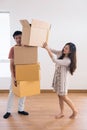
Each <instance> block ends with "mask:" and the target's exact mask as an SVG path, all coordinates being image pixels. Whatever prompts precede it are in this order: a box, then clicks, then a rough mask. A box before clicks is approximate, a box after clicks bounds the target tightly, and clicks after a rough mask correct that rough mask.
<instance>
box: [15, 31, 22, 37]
mask: <svg viewBox="0 0 87 130" xmlns="http://www.w3.org/2000/svg"><path fill="white" fill-rule="evenodd" d="M18 35H22V32H21V31H15V32H14V34H13V38H15V36H18Z"/></svg>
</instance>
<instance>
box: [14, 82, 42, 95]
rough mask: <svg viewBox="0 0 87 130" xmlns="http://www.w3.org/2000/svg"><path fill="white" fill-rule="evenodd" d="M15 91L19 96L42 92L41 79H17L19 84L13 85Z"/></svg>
mask: <svg viewBox="0 0 87 130" xmlns="http://www.w3.org/2000/svg"><path fill="white" fill-rule="evenodd" d="M12 90H13V93H14V94H15V95H16V96H18V97H24V96H33V95H37V94H40V81H39V80H38V81H33V82H30V81H17V86H14V84H13V87H12Z"/></svg>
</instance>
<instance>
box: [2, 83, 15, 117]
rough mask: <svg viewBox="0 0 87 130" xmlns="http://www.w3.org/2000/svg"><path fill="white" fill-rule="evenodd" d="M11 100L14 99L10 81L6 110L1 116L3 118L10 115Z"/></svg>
mask: <svg viewBox="0 0 87 130" xmlns="http://www.w3.org/2000/svg"><path fill="white" fill-rule="evenodd" d="M13 100H14V93H13V92H12V83H11V86H10V92H9V96H8V103H7V112H6V114H5V115H4V116H3V118H5V119H7V118H8V117H9V116H10V115H11V110H12V106H13Z"/></svg>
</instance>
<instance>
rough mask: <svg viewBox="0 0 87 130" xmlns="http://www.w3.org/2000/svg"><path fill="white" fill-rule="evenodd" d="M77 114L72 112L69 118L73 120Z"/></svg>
mask: <svg viewBox="0 0 87 130" xmlns="http://www.w3.org/2000/svg"><path fill="white" fill-rule="evenodd" d="M77 113H78V112H77V111H74V112H73V114H72V115H71V116H70V117H69V118H71V119H75V118H76V116H77Z"/></svg>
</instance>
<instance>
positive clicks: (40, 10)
mask: <svg viewBox="0 0 87 130" xmlns="http://www.w3.org/2000/svg"><path fill="white" fill-rule="evenodd" d="M0 11H9V12H10V17H11V35H12V33H13V32H14V31H15V30H16V29H17V30H18V29H21V25H20V23H19V20H20V19H28V20H29V21H31V19H32V18H37V19H41V20H44V21H48V22H49V23H51V25H52V28H51V33H50V38H49V45H50V46H51V47H52V48H56V49H61V48H62V47H63V46H64V44H65V43H66V42H69V41H71V42H74V43H75V44H76V45H77V60H78V69H77V71H76V73H75V75H74V76H73V77H72V78H71V77H70V89H87V81H86V79H87V73H86V72H87V60H86V56H87V51H86V48H87V36H86V35H87V13H86V12H87V1H86V0H14V1H13V0H0ZM13 42H14V41H13V40H12V38H11V43H13ZM39 61H40V63H41V88H43V89H50V88H51V87H50V86H51V82H52V78H53V73H54V65H53V63H52V61H51V60H50V58H49V56H48V54H47V52H46V51H45V50H43V49H39Z"/></svg>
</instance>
